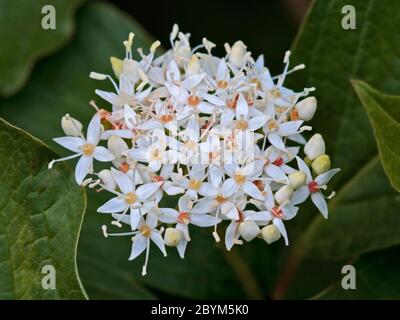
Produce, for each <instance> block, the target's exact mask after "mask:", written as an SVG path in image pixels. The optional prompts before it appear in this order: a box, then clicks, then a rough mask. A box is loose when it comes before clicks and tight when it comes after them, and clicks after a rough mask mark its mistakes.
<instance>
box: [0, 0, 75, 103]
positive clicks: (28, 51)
mask: <svg viewBox="0 0 400 320" xmlns="http://www.w3.org/2000/svg"><path fill="white" fill-rule="evenodd" d="M82 2H83V0H70V1H63V0H51V1H47V0H35V1H23V0H0V7H1V8H3V10H1V12H0V39H1V50H0V70H1V73H0V96H8V95H11V94H13V93H15V92H16V91H18V90H19V89H20V88H21V87H22V86H23V84H24V83H25V82H26V81H27V79H28V77H29V74H30V73H31V69H32V67H33V64H34V62H35V61H36V60H38V59H39V58H41V57H43V56H44V55H47V54H49V53H51V52H53V51H55V50H56V49H58V48H60V47H61V46H62V45H64V44H65V42H66V41H67V40H68V38H69V37H70V36H71V34H72V31H73V18H72V17H73V14H74V12H75V11H76V9H77V8H78V7H79V6H80V5H81V3H82ZM45 5H52V6H54V8H55V10H56V29H48V30H45V29H43V28H42V19H43V18H44V17H45V16H46V14H43V13H42V8H43V7H44V6H45ZM45 12H46V13H47V11H45Z"/></svg>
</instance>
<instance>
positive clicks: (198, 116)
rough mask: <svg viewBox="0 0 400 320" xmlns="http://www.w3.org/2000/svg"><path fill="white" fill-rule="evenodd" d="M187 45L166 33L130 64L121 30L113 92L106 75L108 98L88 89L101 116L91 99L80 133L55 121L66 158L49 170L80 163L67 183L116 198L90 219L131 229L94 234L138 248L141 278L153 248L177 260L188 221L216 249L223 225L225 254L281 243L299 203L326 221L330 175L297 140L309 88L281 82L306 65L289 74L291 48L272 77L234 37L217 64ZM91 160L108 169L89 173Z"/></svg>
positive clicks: (326, 164) (317, 141)
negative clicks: (103, 218)
mask: <svg viewBox="0 0 400 320" xmlns="http://www.w3.org/2000/svg"><path fill="white" fill-rule="evenodd" d="M189 37H190V35H189V34H184V33H182V32H179V29H178V26H176V25H175V26H174V28H173V30H172V33H171V36H170V41H171V46H172V49H170V50H168V51H167V52H165V53H164V54H161V55H159V56H158V57H157V58H156V57H155V51H156V49H157V47H158V46H159V45H160V43H159V42H158V41H157V42H155V43H154V44H153V45H152V46H151V48H150V52H149V53H148V54H147V55H146V54H144V53H143V51H142V49H138V52H139V55H140V59H139V60H134V59H133V58H132V52H131V48H132V42H133V38H134V35H133V34H130V35H129V39H128V40H127V41H124V45H125V48H126V57H125V59H123V60H119V59H117V58H114V57H112V58H111V64H112V67H113V70H114V73H115V75H116V76H117V78H118V85H117V83H116V82H114V80H113V78H112V77H111V76H109V75H106V74H101V73H96V72H92V73H91V74H90V77H91V78H93V79H95V80H110V81H111V84H112V85H113V86H114V90H115V92H107V91H102V90H96V94H97V95H98V96H100V97H101V98H102V99H104V100H105V101H106V102H108V103H109V104H110V105H111V108H110V109H109V110H106V109H102V108H99V107H98V106H97V105H96V104H95V103H94V102H91V105H92V106H93V107H94V108H95V110H96V112H95V115H94V116H93V118H92V120H91V121H90V124H89V126H88V129H87V134H86V137H85V136H84V135H83V133H82V128H83V126H82V124H81V123H80V122H79V121H78V120H76V119H74V118H72V117H70V116H69V115H66V116H64V117H63V118H62V122H61V125H62V128H63V130H64V132H65V134H66V137H61V138H56V139H54V140H55V142H57V143H58V144H60V145H62V146H63V147H65V148H67V149H69V150H71V151H72V152H74V154H73V155H72V156H69V157H66V158H62V159H57V160H53V161H52V162H51V163H50V165H49V168H51V166H52V165H53V163H54V162H57V161H62V160H67V159H71V158H75V157H79V158H80V159H79V161H78V163H77V165H76V169H75V178H76V182H77V183H78V184H79V185H85V186H86V185H88V186H89V187H91V188H99V190H98V191H101V190H105V191H108V192H110V193H111V194H113V195H114V197H113V198H112V199H111V200H109V201H108V202H107V203H105V204H104V205H103V206H101V207H100V208H98V210H97V211H98V212H101V213H107V214H111V216H112V218H113V221H112V224H113V225H114V226H117V227H122V224H127V225H129V227H130V230H129V231H128V232H124V233H108V231H107V227H106V226H103V227H102V228H103V232H104V236H106V237H108V236H113V235H116V236H121V235H126V236H129V237H131V238H132V252H131V255H130V257H129V259H130V260H133V259H135V258H136V257H137V256H139V255H140V254H141V253H142V252H144V251H146V262H145V265H144V267H143V275H145V274H146V267H147V261H148V256H149V247H150V243H151V241H152V242H154V244H155V245H156V246H157V247H158V248H159V249H160V250H161V251H162V253H163V254H164V255H166V250H165V246H175V247H176V248H177V250H178V253H179V255H180V256H181V257H182V258H183V257H184V254H185V250H186V246H187V244H188V242H189V241H190V229H189V225H191V224H192V225H195V226H198V227H213V236H214V238H215V240H216V241H217V242H219V241H220V237H219V234H220V233H219V232H218V231H217V225H218V224H219V223H221V222H222V221H224V220H227V221H228V223H229V225H228V227H227V229H226V231H225V246H226V248H227V249H228V250H230V249H231V248H232V246H233V245H235V244H236V245H239V244H242V243H243V240H245V241H251V240H253V239H255V238H256V237H259V238H262V239H264V240H265V241H266V242H267V243H272V242H274V241H276V240H278V239H279V238H280V237H281V236H282V237H283V238H284V241H285V243H286V245H288V236H287V232H286V229H285V226H284V223H283V221H284V220H290V219H292V218H293V217H295V216H296V214H297V212H298V205H299V204H301V203H302V202H304V201H305V200H306V199H307V198H308V197H309V196H310V197H311V200H312V201H313V203H314V204H315V205H316V207H317V208H318V209H319V211H320V212H321V213H322V214H323V216H324V217H325V218H327V216H328V209H327V203H326V200H325V197H324V196H323V194H322V192H321V191H322V190H325V189H326V188H327V186H326V184H327V183H328V181H329V180H330V179H331V178H332V176H333V175H334V174H336V173H337V172H338V171H339V169H332V170H330V166H331V164H330V158H329V156H328V155H327V154H325V143H324V140H323V138H322V136H321V135H320V134H315V135H313V136H312V137H311V138H310V139H309V140H308V141H306V139H305V138H304V137H303V135H302V132H304V131H306V130H307V131H309V130H311V127H309V126H305V125H304V122H305V121H309V120H311V118H312V117H313V115H314V113H315V111H316V107H317V106H316V105H317V101H316V98H315V97H312V96H309V97H306V96H308V95H309V93H310V92H312V91H314V88H307V89H304V90H303V91H302V92H295V91H293V90H290V89H288V88H285V87H284V86H283V84H284V80H285V77H286V76H287V75H288V74H290V73H292V72H294V71H296V70H300V69H303V68H304V65H299V66H296V67H294V68H293V69H291V70H289V56H290V52H286V54H285V58H284V64H285V67H284V71H283V73H282V74H280V75H278V76H275V77H272V76H271V75H270V72H269V70H268V69H267V68H266V67H265V66H264V58H263V57H262V56H260V57H259V58H258V59H257V60H256V61H254V60H253V58H252V56H251V52H249V51H247V48H246V46H245V45H244V44H243V42H241V41H238V42H236V43H234V44H233V46H229V45H228V44H225V50H226V55H225V57H223V58H218V57H216V56H213V55H212V54H211V51H212V49H213V47H214V46H215V45H214V44H213V43H212V42H210V41H208V40H207V39H205V38H204V39H203V43H202V44H201V45H199V46H196V47H194V48H192V47H191V46H190V43H189ZM101 142H104V144H106V147H104V146H100V145H99V144H100V143H101ZM301 150H302V151H301ZM300 152H304V155H303V157H304V156H305V158H304V160H302V159H301V158H300V156H299V155H300ZM93 159H95V160H98V161H102V162H110V163H111V168H110V169H104V170H101V171H99V172H96V171H94V169H93ZM88 175H89V176H88ZM333 195H334V193H332V194H331V195H330V196H328V197H326V198H330V197H332V196H333ZM176 203H177V206H175V204H176Z"/></svg>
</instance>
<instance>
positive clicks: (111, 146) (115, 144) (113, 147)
mask: <svg viewBox="0 0 400 320" xmlns="http://www.w3.org/2000/svg"><path fill="white" fill-rule="evenodd" d="M107 147H108V150H110V152H111V153H112V154H113V155H114V156H115V157H116V158H121V154H122V152H125V151H128V149H129V148H128V145H127V144H126V142H125V141H124V139H122V138H121V137H118V136H111V137H110V138H109V139H108V141H107Z"/></svg>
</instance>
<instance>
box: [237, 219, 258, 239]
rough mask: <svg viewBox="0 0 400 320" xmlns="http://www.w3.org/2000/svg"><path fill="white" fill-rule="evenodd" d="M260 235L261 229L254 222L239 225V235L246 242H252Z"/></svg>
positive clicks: (244, 222)
mask: <svg viewBox="0 0 400 320" xmlns="http://www.w3.org/2000/svg"><path fill="white" fill-rule="evenodd" d="M259 233H260V227H259V226H258V225H257V223H255V222H254V221H251V220H249V221H243V222H241V223H240V225H239V234H240V235H241V236H242V238H243V239H244V240H246V241H251V240H253V239H254V238H255V237H257V236H258V235H259Z"/></svg>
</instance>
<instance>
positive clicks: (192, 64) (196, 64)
mask: <svg viewBox="0 0 400 320" xmlns="http://www.w3.org/2000/svg"><path fill="white" fill-rule="evenodd" d="M187 68H188V69H187V71H188V74H189V75H190V76H192V75H194V74H199V73H201V66H200V60H199V58H198V57H197V55H195V54H194V55H192V58H191V59H190V61H189V63H188V66H187Z"/></svg>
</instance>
